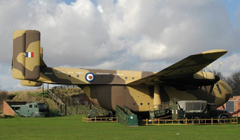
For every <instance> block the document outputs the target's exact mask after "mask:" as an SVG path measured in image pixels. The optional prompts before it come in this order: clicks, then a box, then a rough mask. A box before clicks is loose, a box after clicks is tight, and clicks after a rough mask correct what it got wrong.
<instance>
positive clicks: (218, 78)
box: [207, 62, 222, 94]
mask: <svg viewBox="0 0 240 140" xmlns="http://www.w3.org/2000/svg"><path fill="white" fill-rule="evenodd" d="M221 66H222V62H220V64H219V66H218V69H217V71H214V70H212V68H211V64H209V65H208V66H207V68H208V69H209V70H210V71H211V72H212V73H213V74H214V76H215V84H216V87H217V88H218V91H219V93H220V94H221V93H222V91H221V89H220V86H219V84H218V81H219V80H220V79H221V75H219V70H220V68H221ZM213 87H214V84H212V86H211V88H210V91H209V93H212V92H213Z"/></svg>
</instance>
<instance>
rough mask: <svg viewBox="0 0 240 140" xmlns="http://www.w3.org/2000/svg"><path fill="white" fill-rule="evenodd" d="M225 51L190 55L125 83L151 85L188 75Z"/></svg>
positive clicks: (199, 69)
mask: <svg viewBox="0 0 240 140" xmlns="http://www.w3.org/2000/svg"><path fill="white" fill-rule="evenodd" d="M225 53H227V51H226V50H211V51H206V52H202V53H200V54H195V55H190V56H188V57H186V58H184V59H183V60H180V61H179V62H177V63H175V64H173V65H171V66H169V67H167V68H165V69H163V70H161V71H159V72H157V73H155V74H153V75H150V76H148V77H143V78H142V79H139V80H136V81H133V82H130V83H128V84H127V85H153V84H160V83H162V80H165V79H167V80H174V79H179V78H184V77H189V76H191V75H193V74H195V73H196V72H198V71H201V70H202V69H203V68H205V67H206V66H208V65H209V64H211V63H212V62H213V61H215V60H216V59H218V58H219V57H221V56H222V55H224V54H225Z"/></svg>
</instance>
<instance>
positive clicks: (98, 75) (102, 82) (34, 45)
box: [12, 30, 232, 112]
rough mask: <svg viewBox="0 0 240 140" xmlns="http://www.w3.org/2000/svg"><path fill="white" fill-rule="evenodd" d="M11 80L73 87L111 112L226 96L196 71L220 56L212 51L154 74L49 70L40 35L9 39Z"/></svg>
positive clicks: (224, 88) (222, 86) (225, 89)
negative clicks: (11, 40) (125, 108)
mask: <svg viewBox="0 0 240 140" xmlns="http://www.w3.org/2000/svg"><path fill="white" fill-rule="evenodd" d="M13 38H14V40H13V63H12V75H13V78H15V79H20V80H21V84H22V85H25V86H41V85H42V83H49V84H66V85H78V86H79V87H81V88H82V89H83V91H84V92H85V93H86V94H87V96H88V97H89V98H90V99H91V100H92V101H93V102H94V103H95V104H97V105H99V106H101V107H103V108H105V109H107V110H113V111H114V110H115V106H116V105H119V106H123V105H125V106H127V107H128V108H130V109H131V110H133V111H134V112H145V111H148V110H149V106H151V105H159V104H161V103H162V102H168V101H170V100H173V99H180V100H206V101H208V102H210V103H214V104H215V105H217V106H220V105H222V104H224V103H225V102H226V101H227V100H228V99H229V97H230V96H231V94H232V90H231V88H230V87H229V85H228V84H227V83H225V82H224V81H221V80H219V78H218V77H216V76H214V75H213V74H212V73H210V72H203V71H202V69H203V68H204V67H206V66H207V65H209V64H210V63H212V62H213V61H215V60H216V59H218V58H219V57H221V56H222V55H224V54H225V53H226V52H227V51H225V50H212V51H207V52H203V53H200V54H195V55H191V56H189V57H187V58H185V59H183V60H181V61H179V62H177V63H175V64H173V65H171V66H169V67H167V68H165V69H163V70H161V71H159V72H156V73H155V72H142V71H124V70H99V69H80V68H79V69H77V68H51V67H47V65H46V64H45V62H44V61H43V48H42V47H41V46H40V32H39V31H36V30H18V31H15V32H14V36H13Z"/></svg>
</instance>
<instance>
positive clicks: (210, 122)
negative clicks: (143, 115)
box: [139, 118, 238, 126]
mask: <svg viewBox="0 0 240 140" xmlns="http://www.w3.org/2000/svg"><path fill="white" fill-rule="evenodd" d="M139 124H141V125H146V126H149V125H158V126H159V125H216V124H238V118H229V119H213V118H211V119H177V120H172V119H146V120H140V121H139Z"/></svg>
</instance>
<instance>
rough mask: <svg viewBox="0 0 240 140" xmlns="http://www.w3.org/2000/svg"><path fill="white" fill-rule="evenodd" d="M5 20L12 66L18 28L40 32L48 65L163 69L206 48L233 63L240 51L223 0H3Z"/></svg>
mask: <svg viewBox="0 0 240 140" xmlns="http://www.w3.org/2000/svg"><path fill="white" fill-rule="evenodd" d="M213 7H214V8H213ZM0 25H1V26H0V30H1V32H0V41H1V46H0V47H1V52H0V64H1V63H2V64H5V65H6V64H9V66H10V64H11V57H12V33H13V31H14V30H18V29H36V30H39V31H40V32H41V45H42V46H43V48H44V60H45V61H46V63H47V65H49V66H61V65H65V66H71V67H93V68H101V69H104V68H108V69H132V70H149V71H151V70H152V71H158V70H161V68H163V66H164V67H165V66H167V64H172V63H174V62H176V61H178V60H180V59H183V58H184V57H186V56H188V55H190V54H195V53H200V52H202V51H206V50H211V49H226V50H229V54H228V55H227V56H226V58H225V59H226V60H227V59H228V60H229V61H230V56H231V57H233V53H234V52H235V55H236V56H239V53H240V52H239V51H238V48H239V46H238V45H239V43H238V40H239V37H240V34H239V33H240V32H239V28H235V27H233V25H232V23H231V20H230V17H229V15H228V12H227V10H226V8H225V6H224V5H223V3H222V2H221V1H219V0H211V1H209V0H200V1H192V0H184V1H175V0H168V1H162V0H151V1H145V0H131V1H129V0H119V1H118V2H117V3H115V4H114V2H113V1H106V0H98V1H97V3H92V2H91V1H90V0H77V1H76V2H72V3H71V4H70V5H67V4H66V3H63V2H62V3H59V2H57V0H51V1H47V0H2V1H0ZM228 57H229V58H228ZM234 59H236V58H232V59H231V61H234ZM234 63H237V62H232V65H231V66H229V69H226V70H225V69H224V71H225V73H231V72H232V71H234V70H236V69H238V68H239V67H238V64H234ZM146 67H147V68H146Z"/></svg>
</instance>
